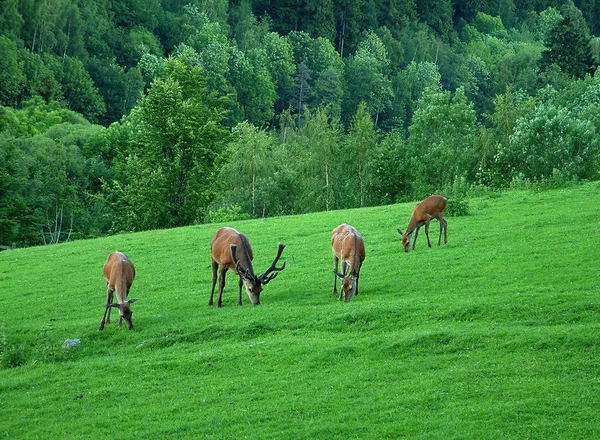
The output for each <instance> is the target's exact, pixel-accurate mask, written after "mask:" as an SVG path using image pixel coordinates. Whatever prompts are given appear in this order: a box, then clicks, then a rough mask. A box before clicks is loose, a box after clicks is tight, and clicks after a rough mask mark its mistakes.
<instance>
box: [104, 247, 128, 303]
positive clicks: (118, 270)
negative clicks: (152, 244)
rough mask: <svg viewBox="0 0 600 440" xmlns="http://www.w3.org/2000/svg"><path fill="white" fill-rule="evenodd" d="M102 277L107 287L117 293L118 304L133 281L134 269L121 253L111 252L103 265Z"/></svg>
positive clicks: (125, 295)
mask: <svg viewBox="0 0 600 440" xmlns="http://www.w3.org/2000/svg"><path fill="white" fill-rule="evenodd" d="M104 277H105V278H106V281H107V283H108V287H109V288H110V289H111V290H115V291H116V292H117V297H118V299H119V303H122V302H124V301H125V299H126V298H127V291H128V290H129V288H130V287H131V285H132V284H133V280H134V279H135V267H134V266H133V263H132V262H131V261H130V260H129V258H128V257H127V255H125V254H124V253H123V252H118V251H117V252H113V253H112V254H110V255H109V256H108V258H107V259H106V263H104Z"/></svg>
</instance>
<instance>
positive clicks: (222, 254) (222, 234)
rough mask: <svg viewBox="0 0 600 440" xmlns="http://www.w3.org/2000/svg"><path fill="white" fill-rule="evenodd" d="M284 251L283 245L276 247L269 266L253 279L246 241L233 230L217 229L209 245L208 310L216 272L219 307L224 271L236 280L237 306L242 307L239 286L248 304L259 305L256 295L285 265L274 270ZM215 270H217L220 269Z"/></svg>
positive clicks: (223, 285) (211, 302)
mask: <svg viewBox="0 0 600 440" xmlns="http://www.w3.org/2000/svg"><path fill="white" fill-rule="evenodd" d="M284 248H285V244H283V243H279V246H278V248H277V256H276V257H275V260H274V261H273V263H272V264H271V266H270V267H269V268H268V269H267V270H266V271H265V272H264V273H263V274H262V275H259V276H256V275H255V274H254V269H253V267H252V259H253V258H254V256H253V254H252V248H251V247H250V242H249V241H248V238H247V237H246V236H245V235H244V234H241V233H239V232H238V231H236V230H235V229H233V228H221V229H219V230H218V231H217V232H216V233H215V235H214V237H213V239H212V241H211V242H210V250H211V257H212V271H213V282H212V290H211V292H210V299H209V300H208V305H209V306H212V304H213V296H214V293H215V285H216V283H217V271H219V293H218V296H217V307H221V298H222V296H223V289H224V288H225V275H226V273H227V270H230V271H232V272H233V273H235V274H237V275H239V277H240V279H239V294H238V303H237V304H238V306H241V305H242V285H245V286H246V293H248V297H249V298H250V301H252V304H253V305H258V304H260V293H261V292H262V290H263V286H264V285H266V284H267V283H269V281H271V280H272V279H273V278H275V277H276V276H277V275H278V274H279V272H281V271H282V270H283V269H284V268H285V261H284V262H283V265H282V266H281V267H277V262H278V261H279V258H280V257H281V254H282V252H283V249H284ZM219 266H221V268H220V269H219Z"/></svg>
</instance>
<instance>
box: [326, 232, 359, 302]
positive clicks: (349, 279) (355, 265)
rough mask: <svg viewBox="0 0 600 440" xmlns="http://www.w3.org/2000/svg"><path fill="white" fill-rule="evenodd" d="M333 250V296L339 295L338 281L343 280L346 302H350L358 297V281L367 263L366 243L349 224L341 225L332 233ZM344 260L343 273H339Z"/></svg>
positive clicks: (341, 292) (342, 292) (342, 290)
mask: <svg viewBox="0 0 600 440" xmlns="http://www.w3.org/2000/svg"><path fill="white" fill-rule="evenodd" d="M331 248H332V251H333V265H334V270H333V273H334V274H335V276H334V278H333V294H334V295H335V294H337V279H338V277H339V278H341V279H342V289H341V290H340V296H339V298H338V300H340V301H341V299H342V295H343V297H344V301H345V302H349V301H350V300H351V299H352V297H353V296H354V295H358V279H359V278H360V267H361V266H362V263H363V261H365V242H364V240H363V238H362V237H361V235H360V234H359V233H358V231H357V230H356V229H355V228H354V227H352V226H350V225H347V224H345V223H344V224H341V225H339V226H338V227H337V228H335V229H334V230H333V231H332V233H331ZM340 260H342V272H341V273H340V272H338V265H339V261H340Z"/></svg>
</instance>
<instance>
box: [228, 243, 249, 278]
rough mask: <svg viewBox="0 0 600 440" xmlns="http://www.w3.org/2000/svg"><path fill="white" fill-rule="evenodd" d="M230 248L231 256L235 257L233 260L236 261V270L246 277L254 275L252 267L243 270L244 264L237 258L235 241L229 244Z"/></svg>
mask: <svg viewBox="0 0 600 440" xmlns="http://www.w3.org/2000/svg"><path fill="white" fill-rule="evenodd" d="M229 250H230V251H231V258H233V262H234V263H235V270H236V271H237V273H238V274H240V275H242V276H243V277H244V278H250V277H251V276H252V273H251V272H250V268H248V269H246V270H245V271H243V270H242V266H241V264H240V260H238V258H237V245H236V244H235V243H231V244H230V245H229Z"/></svg>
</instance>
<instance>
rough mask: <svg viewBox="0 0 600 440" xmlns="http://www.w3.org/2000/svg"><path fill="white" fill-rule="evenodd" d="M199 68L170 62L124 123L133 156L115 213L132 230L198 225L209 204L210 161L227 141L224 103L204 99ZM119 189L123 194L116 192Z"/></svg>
mask: <svg viewBox="0 0 600 440" xmlns="http://www.w3.org/2000/svg"><path fill="white" fill-rule="evenodd" d="M206 83H207V79H206V77H205V76H204V74H203V71H202V68H201V67H200V66H198V65H195V64H194V62H193V60H190V59H187V58H186V57H185V56H180V57H177V58H170V59H169V60H168V61H167V64H166V65H165V69H164V70H163V73H162V74H161V76H159V77H158V78H157V79H155V80H154V82H153V83H152V87H151V88H150V90H149V92H148V95H147V96H145V97H144V98H143V99H142V100H141V101H140V104H139V106H138V107H137V108H136V109H134V111H133V112H132V115H131V117H130V118H129V119H128V120H127V121H126V123H127V124H130V125H132V126H133V127H135V128H134V129H133V130H132V131H131V134H130V135H131V139H130V141H129V142H130V143H131V144H132V152H133V153H134V154H133V155H131V156H130V157H129V159H128V160H127V163H126V165H125V170H126V174H125V182H124V183H125V186H124V187H123V184H122V183H116V184H113V186H112V187H110V188H108V190H109V192H110V191H112V192H113V194H114V193H115V192H117V193H119V196H118V197H117V203H116V206H115V208H116V209H117V211H119V212H123V211H129V213H128V214H127V215H129V220H128V224H125V225H123V227H129V228H132V229H136V230H141V229H148V228H157V227H173V226H180V225H188V224H192V223H194V222H201V221H202V220H203V219H204V216H205V210H206V207H207V206H208V203H209V202H210V199H211V191H212V182H211V176H212V175H213V173H214V162H215V159H216V157H217V155H218V154H220V152H221V150H222V148H223V145H224V143H225V142H226V140H227V131H226V129H225V128H224V127H223V126H222V121H223V118H224V110H223V108H224V100H222V99H220V98H218V97H216V96H214V95H211V94H208V93H207V87H206ZM120 188H121V189H120Z"/></svg>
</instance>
